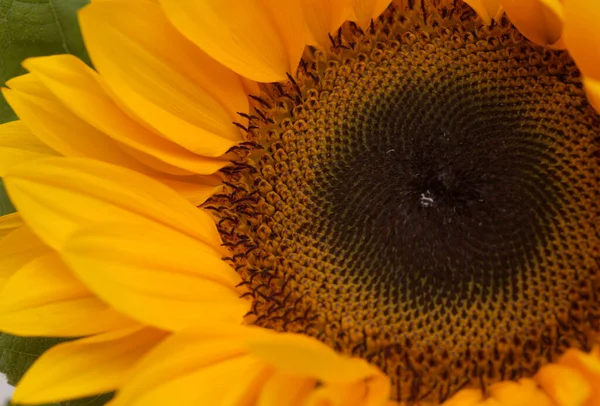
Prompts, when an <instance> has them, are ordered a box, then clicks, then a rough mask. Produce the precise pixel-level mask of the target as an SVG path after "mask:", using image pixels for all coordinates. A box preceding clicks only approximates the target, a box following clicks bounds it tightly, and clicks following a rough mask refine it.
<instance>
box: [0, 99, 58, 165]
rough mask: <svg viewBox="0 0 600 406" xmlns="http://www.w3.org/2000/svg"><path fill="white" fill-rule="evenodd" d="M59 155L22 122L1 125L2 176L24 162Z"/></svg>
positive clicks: (0, 163) (0, 159) (0, 160)
mask: <svg viewBox="0 0 600 406" xmlns="http://www.w3.org/2000/svg"><path fill="white" fill-rule="evenodd" d="M5 94H6V93H5ZM9 98H10V96H9ZM57 155H59V154H58V153H57V152H56V151H54V150H53V149H52V148H50V147H48V146H47V145H46V144H44V143H43V142H41V141H40V140H39V139H38V138H37V137H35V136H34V135H33V134H32V133H31V131H29V130H28V129H27V127H26V126H25V125H24V124H23V122H22V121H13V122H10V123H6V124H2V125H0V176H4V174H5V173H6V171H8V170H9V169H10V168H12V167H13V166H15V165H19V164H21V163H23V162H27V161H32V160H35V159H40V158H47V157H51V156H57Z"/></svg>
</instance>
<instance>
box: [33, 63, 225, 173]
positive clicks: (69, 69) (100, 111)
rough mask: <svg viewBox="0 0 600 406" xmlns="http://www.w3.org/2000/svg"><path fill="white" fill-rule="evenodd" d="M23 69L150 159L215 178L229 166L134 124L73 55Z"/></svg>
mask: <svg viewBox="0 0 600 406" xmlns="http://www.w3.org/2000/svg"><path fill="white" fill-rule="evenodd" d="M23 65H24V66H25V67H26V68H27V69H28V70H30V71H31V72H32V73H33V74H34V75H35V76H36V77H37V79H38V80H39V81H40V82H41V83H42V84H43V85H44V86H46V87H47V88H48V89H49V90H50V91H51V92H52V93H53V94H54V96H56V98H57V99H58V100H60V102H61V103H63V104H64V105H65V106H66V107H67V108H68V109H69V110H71V111H72V112H73V113H75V114H76V115H77V116H79V117H80V118H82V119H83V120H84V121H86V122H87V123H89V124H90V125H92V126H93V127H95V128H96V129H98V130H99V131H101V132H103V133H105V134H106V135H107V136H109V137H111V138H113V139H114V140H116V141H119V142H120V143H122V144H124V145H126V146H128V147H130V148H132V149H134V150H137V151H139V152H140V153H143V154H147V155H148V156H149V157H150V158H154V159H155V160H159V161H161V162H163V163H164V164H166V165H171V166H174V167H177V168H182V169H185V170H187V171H188V174H192V173H202V174H212V173H214V172H215V171H217V170H219V169H220V168H222V167H223V166H224V165H225V164H226V161H225V160H219V159H214V158H206V157H202V156H199V155H197V154H194V153H193V152H191V151H189V150H187V149H185V148H183V147H181V146H179V145H177V144H175V143H173V142H171V141H169V140H167V139H165V138H164V137H162V136H161V135H159V134H157V133H155V132H153V131H150V130H149V129H148V128H147V127H145V126H143V125H141V124H140V123H138V122H137V121H135V120H133V119H132V118H131V117H130V116H129V115H127V114H126V113H125V112H124V111H123V110H122V109H121V108H120V107H118V106H117V105H116V104H115V102H114V101H113V100H112V99H111V98H110V97H109V96H108V94H107V93H106V91H105V89H104V88H103V85H102V83H101V81H100V78H99V77H98V75H97V74H96V73H95V72H94V71H93V70H91V69H90V68H89V67H87V66H86V65H85V64H84V63H83V62H81V61H80V60H78V59H77V58H75V57H74V56H72V55H54V56H48V57H40V58H31V59H27V60H26V61H25V62H24V63H23ZM136 158H138V157H137V156H136ZM144 163H145V164H149V163H151V161H147V162H144ZM156 169H157V170H159V171H161V170H164V169H165V167H164V166H161V167H157V168H156ZM168 173H171V172H168Z"/></svg>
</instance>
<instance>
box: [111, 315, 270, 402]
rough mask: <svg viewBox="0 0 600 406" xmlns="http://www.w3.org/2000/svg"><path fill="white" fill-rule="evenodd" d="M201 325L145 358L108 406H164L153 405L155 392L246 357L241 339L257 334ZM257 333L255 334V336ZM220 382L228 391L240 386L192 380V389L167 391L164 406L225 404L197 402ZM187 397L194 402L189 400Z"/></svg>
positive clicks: (222, 378) (243, 329)
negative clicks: (164, 386) (197, 373)
mask: <svg viewBox="0 0 600 406" xmlns="http://www.w3.org/2000/svg"><path fill="white" fill-rule="evenodd" d="M200 324H201V326H200V327H197V328H195V329H194V330H193V331H191V332H188V331H184V332H179V333H176V334H174V335H172V336H171V337H169V338H168V339H166V340H165V341H164V342H163V343H161V344H160V345H159V346H157V347H156V348H155V349H154V350H153V351H152V352H151V353H150V354H148V356H147V357H146V358H144V360H143V361H142V362H141V363H140V364H139V365H138V366H137V368H136V370H135V371H134V373H133V378H132V379H131V381H130V382H128V383H127V385H125V386H124V387H123V388H122V389H121V390H120V391H119V393H118V394H117V397H116V398H115V400H114V401H113V402H111V406H134V405H144V406H152V405H164V404H165V403H161V402H159V401H156V400H155V399H156V398H154V397H153V394H154V391H155V390H157V389H160V388H161V387H163V385H168V384H169V383H170V382H172V381H177V380H179V379H180V378H185V377H186V376H188V375H189V374H192V373H194V372H197V371H202V370H203V369H204V368H207V367H210V366H212V365H218V364H219V363H221V362H223V361H225V360H228V359H235V358H238V357H243V356H245V354H246V352H247V351H246V349H245V343H244V341H243V336H244V334H252V333H255V332H256V331H257V330H258V329H255V328H250V327H244V326H241V325H238V326H236V325H220V324H208V325H202V323H200ZM260 332H261V331H260V330H258V333H260ZM242 379H243V378H242ZM216 381H218V382H216ZM207 382H210V385H207V384H206V383H207ZM223 382H226V385H229V387H232V386H234V385H237V384H238V383H239V381H235V380H233V379H229V377H228V376H223V375H221V376H214V375H213V376H211V377H209V378H208V379H207V380H204V381H195V380H193V381H192V382H189V384H190V385H192V387H191V388H190V387H188V388H180V389H178V390H176V391H169V392H170V396H171V398H170V399H169V401H168V402H167V403H166V404H174V405H178V406H186V405H190V406H192V405H219V404H224V403H217V402H208V403H202V402H200V400H201V394H200V391H199V390H200V389H203V388H205V387H210V386H213V385H215V384H217V385H219V384H220V385H222V383H223ZM221 387H222V386H221ZM225 395H226V390H223V391H222V392H221V396H225ZM190 397H195V398H192V399H190Z"/></svg>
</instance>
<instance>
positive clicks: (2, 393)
mask: <svg viewBox="0 0 600 406" xmlns="http://www.w3.org/2000/svg"><path fill="white" fill-rule="evenodd" d="M14 390H15V388H13V387H12V386H10V385H9V384H7V383H6V377H5V376H4V375H2V374H0V405H4V404H5V403H6V401H7V400H8V399H10V396H11V395H12V393H13V391H14Z"/></svg>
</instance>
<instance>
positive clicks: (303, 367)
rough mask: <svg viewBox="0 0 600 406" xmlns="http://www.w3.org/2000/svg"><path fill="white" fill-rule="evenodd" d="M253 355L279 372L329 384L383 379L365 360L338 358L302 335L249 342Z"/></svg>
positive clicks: (333, 352)
mask: <svg viewBox="0 0 600 406" xmlns="http://www.w3.org/2000/svg"><path fill="white" fill-rule="evenodd" d="M248 348H249V351H250V352H251V353H252V354H254V355H256V356H257V357H259V358H262V359H264V360H265V361H267V362H268V363H270V364H272V365H273V366H275V367H276V368H277V369H278V370H280V371H282V372H284V373H288V374H293V375H299V376H311V377H316V378H317V379H319V380H322V381H326V382H353V381H358V380H362V379H368V378H372V377H376V376H378V375H381V372H379V371H378V370H377V368H375V367H373V366H371V365H369V364H368V363H367V362H366V361H365V360H362V359H358V358H348V357H342V356H340V355H338V354H337V353H336V352H335V351H334V350H333V349H331V348H330V347H328V346H327V345H325V344H323V343H321V342H320V341H317V340H315V339H313V338H311V337H307V336H304V335H301V334H277V335H273V336H266V337H256V338H253V339H250V340H248Z"/></svg>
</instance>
